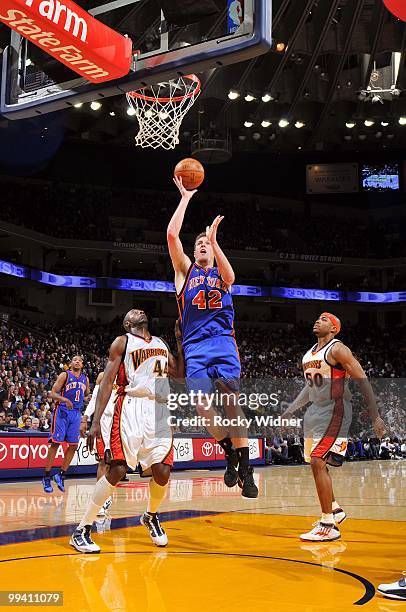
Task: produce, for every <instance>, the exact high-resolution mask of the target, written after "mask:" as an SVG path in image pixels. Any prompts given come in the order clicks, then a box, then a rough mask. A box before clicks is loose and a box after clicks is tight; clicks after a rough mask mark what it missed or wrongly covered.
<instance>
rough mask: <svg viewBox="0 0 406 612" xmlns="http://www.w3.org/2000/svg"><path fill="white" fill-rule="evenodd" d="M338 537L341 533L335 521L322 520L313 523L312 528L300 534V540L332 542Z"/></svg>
mask: <svg viewBox="0 0 406 612" xmlns="http://www.w3.org/2000/svg"><path fill="white" fill-rule="evenodd" d="M340 538H341V533H340V530H339V528H338V527H337V526H336V525H335V523H323V522H322V521H316V522H315V523H313V529H312V530H311V531H309V532H308V533H302V535H301V536H300V539H301V540H302V542H334V541H335V540H339V539H340Z"/></svg>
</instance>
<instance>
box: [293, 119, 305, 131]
mask: <svg viewBox="0 0 406 612" xmlns="http://www.w3.org/2000/svg"><path fill="white" fill-rule="evenodd" d="M304 125H305V124H304V123H303V121H296V123H295V127H296V128H297V129H298V130H300V128H302V127H304Z"/></svg>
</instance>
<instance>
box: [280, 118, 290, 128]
mask: <svg viewBox="0 0 406 612" xmlns="http://www.w3.org/2000/svg"><path fill="white" fill-rule="evenodd" d="M288 125H289V121H288V120H287V119H281V120H280V121H279V127H281V128H285V127H288Z"/></svg>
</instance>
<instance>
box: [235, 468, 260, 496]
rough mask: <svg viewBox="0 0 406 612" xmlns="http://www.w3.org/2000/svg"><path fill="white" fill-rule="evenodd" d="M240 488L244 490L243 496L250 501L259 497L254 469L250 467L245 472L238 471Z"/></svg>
mask: <svg viewBox="0 0 406 612" xmlns="http://www.w3.org/2000/svg"><path fill="white" fill-rule="evenodd" d="M238 486H239V487H240V488H241V489H242V491H241V496H242V497H246V498H248V499H256V498H257V497H258V487H257V485H256V484H255V480H254V468H253V467H252V465H250V466H249V467H248V468H247V469H246V470H245V471H244V472H243V471H241V469H240V470H238Z"/></svg>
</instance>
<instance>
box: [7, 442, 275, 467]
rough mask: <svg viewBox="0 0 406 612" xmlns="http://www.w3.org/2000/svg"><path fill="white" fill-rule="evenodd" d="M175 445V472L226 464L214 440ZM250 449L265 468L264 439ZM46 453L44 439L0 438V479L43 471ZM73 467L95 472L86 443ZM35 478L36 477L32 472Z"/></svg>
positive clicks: (57, 463) (58, 461) (60, 458)
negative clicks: (176, 470) (31, 471)
mask: <svg viewBox="0 0 406 612" xmlns="http://www.w3.org/2000/svg"><path fill="white" fill-rule="evenodd" d="M173 445H174V459H175V464H174V469H184V468H193V467H196V468H199V467H205V468H210V467H221V466H222V465H224V463H225V460H224V451H223V449H222V448H221V447H220V446H219V445H218V443H217V442H216V440H214V439H213V438H178V437H175V438H174V440H173ZM65 448H66V444H62V445H61V446H60V447H59V448H58V451H57V454H56V458H55V462H54V465H55V467H60V466H61V465H62V461H63V456H64V451H65ZM249 448H250V459H251V460H252V463H253V464H264V463H265V460H264V445H263V439H262V438H259V439H250V440H249ZM47 451H48V438H47V437H45V436H24V435H21V436H19V435H18V434H17V435H12V434H11V435H4V434H3V435H0V478H8V477H9V476H10V473H9V470H13V471H14V470H24V471H23V472H19V473H17V472H15V473H14V475H18V476H22V477H23V476H30V473H29V471H30V470H35V469H37V470H38V469H42V468H44V467H45V462H46V456H47ZM71 465H72V467H73V468H74V469H73V470H72V471H75V472H80V473H81V474H86V473H94V472H95V466H96V459H95V456H94V455H93V454H91V453H89V451H88V450H87V447H86V443H85V440H83V439H81V440H80V442H79V446H78V449H77V451H76V453H75V456H74V458H73V461H72V464H71ZM87 467H88V469H86V468H87ZM78 468H80V469H78ZM26 470H28V473H27V471H26ZM32 475H33V476H35V475H36V474H35V473H34V472H33V473H32Z"/></svg>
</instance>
